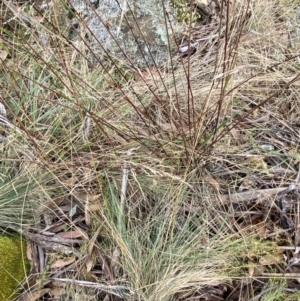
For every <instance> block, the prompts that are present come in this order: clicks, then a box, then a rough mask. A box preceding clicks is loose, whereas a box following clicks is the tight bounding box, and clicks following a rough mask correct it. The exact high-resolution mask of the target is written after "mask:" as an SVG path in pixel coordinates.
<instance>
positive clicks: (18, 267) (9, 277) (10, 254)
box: [0, 235, 29, 301]
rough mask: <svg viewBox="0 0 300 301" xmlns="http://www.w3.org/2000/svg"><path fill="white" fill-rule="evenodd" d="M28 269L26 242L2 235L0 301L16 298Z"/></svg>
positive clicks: (0, 239) (0, 248) (0, 238)
mask: <svg viewBox="0 0 300 301" xmlns="http://www.w3.org/2000/svg"><path fill="white" fill-rule="evenodd" d="M28 269H29V262H28V261H27V259H26V243H25V242H24V241H22V240H20V239H19V238H15V237H10V236H6V235H0V280H1V281H0V301H9V300H14V298H15V297H16V292H17V288H18V285H19V284H20V282H22V281H23V280H24V278H25V276H26V271H28Z"/></svg>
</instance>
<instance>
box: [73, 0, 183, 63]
mask: <svg viewBox="0 0 300 301" xmlns="http://www.w3.org/2000/svg"><path fill="white" fill-rule="evenodd" d="M118 3H119V4H118ZM71 4H72V6H73V9H74V10H75V11H76V12H77V14H79V15H80V16H82V17H83V18H85V20H87V22H86V24H87V25H88V28H89V30H90V31H91V33H92V36H94V43H93V52H94V53H96V54H97V55H101V54H102V55H103V54H106V55H112V56H113V57H114V56H115V57H117V58H118V59H121V60H124V61H127V62H128V61H131V62H133V63H134V64H135V65H137V66H139V67H142V66H147V65H154V64H155V63H156V64H160V63H162V62H165V61H166V60H167V59H168V57H169V50H170V49H169V42H168V35H167V28H168V33H169V34H170V35H174V34H175V35H177V34H178V33H180V32H183V29H184V25H183V24H181V23H179V22H177V20H176V11H175V9H174V8H173V7H172V5H171V4H170V1H168V0H164V5H165V9H166V11H167V12H168V18H169V20H170V22H167V24H168V25H167V26H166V19H165V13H164V9H163V6H162V2H161V1H157V0H147V1H144V0H127V1H125V2H124V1H123V0H119V1H116V0H101V1H99V3H98V7H97V8H93V5H91V4H88V2H84V1H77V0H73V1H71ZM166 27H167V28H166ZM170 40H171V41H173V39H172V38H170ZM171 48H173V50H174V49H175V43H173V44H172V45H171Z"/></svg>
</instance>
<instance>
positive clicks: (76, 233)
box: [55, 230, 84, 239]
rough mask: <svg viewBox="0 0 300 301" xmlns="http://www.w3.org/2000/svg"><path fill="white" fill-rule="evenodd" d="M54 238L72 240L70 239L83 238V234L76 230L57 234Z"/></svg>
mask: <svg viewBox="0 0 300 301" xmlns="http://www.w3.org/2000/svg"><path fill="white" fill-rule="evenodd" d="M55 236H59V237H62V238H69V239H72V238H79V237H84V234H83V233H82V232H81V231H78V230H71V231H67V232H59V233H57V234H56V235H55Z"/></svg>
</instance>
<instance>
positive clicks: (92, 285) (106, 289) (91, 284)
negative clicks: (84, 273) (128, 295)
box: [51, 278, 128, 298]
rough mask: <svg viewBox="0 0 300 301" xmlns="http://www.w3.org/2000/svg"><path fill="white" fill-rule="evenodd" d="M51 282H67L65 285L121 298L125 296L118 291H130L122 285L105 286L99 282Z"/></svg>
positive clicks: (59, 279)
mask: <svg viewBox="0 0 300 301" xmlns="http://www.w3.org/2000/svg"><path fill="white" fill-rule="evenodd" d="M51 280H53V281H60V282H65V283H71V284H72V285H77V286H83V287H89V288H94V289H98V290H101V291H103V292H106V293H109V294H112V295H115V296H117V297H120V298H122V297H123V294H122V293H119V292H118V291H125V290H126V291H128V288H127V287H125V286H120V285H104V284H100V283H97V282H90V281H83V280H75V279H68V278H51Z"/></svg>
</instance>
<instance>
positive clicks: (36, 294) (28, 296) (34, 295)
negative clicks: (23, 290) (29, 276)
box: [23, 288, 51, 301]
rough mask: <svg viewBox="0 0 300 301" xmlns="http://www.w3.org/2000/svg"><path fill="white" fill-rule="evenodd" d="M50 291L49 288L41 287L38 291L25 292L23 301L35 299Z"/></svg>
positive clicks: (33, 300)
mask: <svg viewBox="0 0 300 301" xmlns="http://www.w3.org/2000/svg"><path fill="white" fill-rule="evenodd" d="M50 291H51V288H43V289H41V290H39V291H35V292H33V293H30V292H29V293H27V294H26V296H25V298H24V299H23V301H35V300H37V299H39V298H40V297H42V296H44V295H45V294H47V293H49V292H50Z"/></svg>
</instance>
